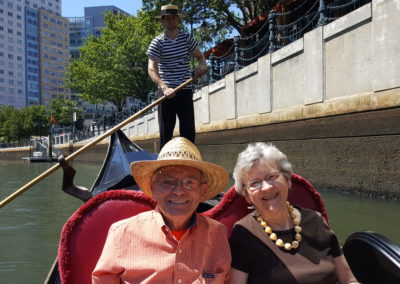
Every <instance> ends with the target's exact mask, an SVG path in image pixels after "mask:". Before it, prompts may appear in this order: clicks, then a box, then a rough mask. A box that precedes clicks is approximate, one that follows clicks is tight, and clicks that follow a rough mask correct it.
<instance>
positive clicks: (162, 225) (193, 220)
mask: <svg viewBox="0 0 400 284" xmlns="http://www.w3.org/2000/svg"><path fill="white" fill-rule="evenodd" d="M154 212H155V220H156V223H157V227H159V228H161V229H162V230H163V231H164V230H165V229H168V230H170V229H169V228H168V226H167V225H166V224H165V221H164V218H163V216H162V214H161V211H160V207H159V206H158V205H157V206H156V208H154ZM196 225H197V212H194V213H193V215H192V217H191V218H190V222H189V227H188V228H187V229H191V228H193V227H195V226H196Z"/></svg>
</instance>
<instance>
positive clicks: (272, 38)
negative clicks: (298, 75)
mask: <svg viewBox="0 0 400 284" xmlns="http://www.w3.org/2000/svg"><path fill="white" fill-rule="evenodd" d="M268 24H269V49H268V52H269V53H272V52H274V51H275V50H277V49H278V48H277V46H276V35H275V30H276V13H275V11H274V10H271V12H269V14H268Z"/></svg>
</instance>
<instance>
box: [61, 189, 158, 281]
mask: <svg viewBox="0 0 400 284" xmlns="http://www.w3.org/2000/svg"><path fill="white" fill-rule="evenodd" d="M155 205H156V203H155V202H154V201H153V200H152V199H150V198H148V197H147V196H145V195H144V194H143V193H141V192H137V191H128V190H112V191H107V192H104V193H102V194H99V195H97V196H96V197H94V198H92V199H90V200H89V201H88V202H86V203H85V204H83V205H82V206H81V207H79V209H78V210H77V211H75V213H74V214H73V215H72V216H71V217H70V218H69V219H68V221H67V223H65V225H64V227H63V229H62V232H61V240H60V246H59V249H58V266H59V271H60V278H61V281H62V283H70V284H73V283H74V284H75V283H79V284H84V283H92V280H91V274H92V271H93V269H94V267H95V266H96V263H97V260H98V259H99V257H100V254H101V251H102V249H103V246H104V243H105V240H106V237H107V233H108V229H109V228H110V226H111V224H113V223H114V222H116V221H119V220H122V219H126V218H129V217H131V216H134V215H136V214H138V213H141V212H144V211H148V210H151V209H153V208H154V207H155Z"/></svg>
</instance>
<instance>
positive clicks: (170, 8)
mask: <svg viewBox="0 0 400 284" xmlns="http://www.w3.org/2000/svg"><path fill="white" fill-rule="evenodd" d="M167 15H177V16H178V17H179V18H180V19H182V18H184V16H183V15H182V14H179V11H178V6H176V5H172V4H168V5H164V6H161V15H159V16H156V19H161V18H162V17H163V16H167Z"/></svg>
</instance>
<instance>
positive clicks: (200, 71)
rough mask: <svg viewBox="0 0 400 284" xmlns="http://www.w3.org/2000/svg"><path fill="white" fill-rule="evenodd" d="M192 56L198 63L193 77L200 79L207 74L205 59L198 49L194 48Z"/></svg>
mask: <svg viewBox="0 0 400 284" xmlns="http://www.w3.org/2000/svg"><path fill="white" fill-rule="evenodd" d="M192 55H193V56H194V57H195V58H196V59H197V61H198V62H199V66H197V68H196V71H195V77H196V78H200V77H201V76H203V75H204V74H206V73H207V63H206V58H205V57H204V55H203V53H202V52H201V51H200V49H199V48H198V47H196V49H195V50H194V51H193V52H192Z"/></svg>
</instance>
